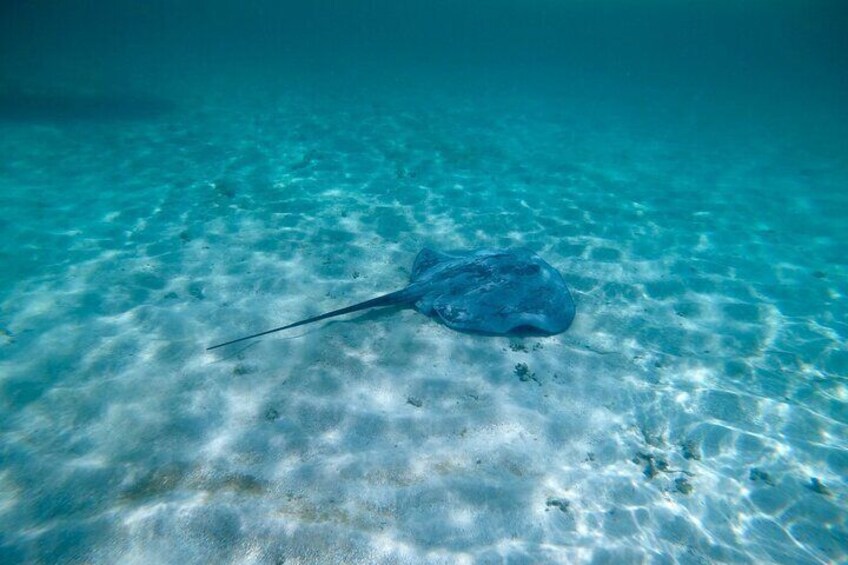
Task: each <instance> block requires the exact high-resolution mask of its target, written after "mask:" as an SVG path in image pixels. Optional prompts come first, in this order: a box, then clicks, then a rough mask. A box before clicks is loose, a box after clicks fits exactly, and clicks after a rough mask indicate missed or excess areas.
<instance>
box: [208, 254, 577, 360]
mask: <svg viewBox="0 0 848 565" xmlns="http://www.w3.org/2000/svg"><path fill="white" fill-rule="evenodd" d="M382 306H395V307H406V308H415V309H416V310H418V311H419V312H421V313H422V314H424V315H426V316H429V317H431V318H433V319H435V320H437V321H439V322H441V323H443V324H444V325H446V326H447V327H449V328H451V329H453V330H456V331H460V332H465V333H474V334H483V335H495V336H527V335H554V334H558V333H561V332H564V331H565V330H567V329H568V327H569V326H570V325H571V321H572V320H573V319H574V300H573V299H572V298H571V293H570V292H569V290H568V287H567V286H566V284H565V280H563V278H562V275H561V274H560V273H559V271H557V270H556V269H554V268H553V267H551V266H550V265H549V264H548V263H546V262H545V261H544V260H543V259H542V258H541V257H539V256H538V255H536V254H535V253H533V252H531V251H528V250H525V249H516V250H488V249H487V250H479V251H464V252H451V253H440V252H437V251H433V250H432V249H427V248H424V249H422V250H421V252H420V253H418V256H417V257H416V258H415V262H414V263H413V265H412V276H411V277H410V282H409V285H408V286H407V287H406V288H402V289H401V290H396V291H395V292H390V293H389V294H384V295H382V296H378V297H376V298H372V299H371V300H366V301H365V302H360V303H359V304H354V305H353V306H348V307H346V308H341V309H339V310H333V311H331V312H326V313H324V314H321V315H319V316H314V317H312V318H307V319H305V320H300V321H299V322H294V323H293V324H289V325H287V326H281V327H279V328H274V329H271V330H266V331H264V332H260V333H257V334H253V335H249V336H245V337H240V338H238V339H233V340H231V341H227V342H224V343H219V344H218V345H213V346H211V347H208V348H207V351H208V350H211V349H216V348H218V347H223V346H225V345H230V344H233V343H237V342H240V341H244V340H247V339H253V338H256V337H260V336H263V335H268V334H271V333H274V332H280V331H283V330H287V329H290V328H296V327H298V326H302V325H305V324H311V323H313V322H318V321H320V320H326V319H327V318H333V317H335V316H341V315H343V314H350V313H351V312H358V311H360V310H365V309H368V308H377V307H382Z"/></svg>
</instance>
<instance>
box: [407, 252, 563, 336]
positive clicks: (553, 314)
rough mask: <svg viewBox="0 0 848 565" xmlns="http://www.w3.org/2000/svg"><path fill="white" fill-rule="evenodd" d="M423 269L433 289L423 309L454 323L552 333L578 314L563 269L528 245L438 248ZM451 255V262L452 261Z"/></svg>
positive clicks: (500, 331) (486, 330) (468, 328)
mask: <svg viewBox="0 0 848 565" xmlns="http://www.w3.org/2000/svg"><path fill="white" fill-rule="evenodd" d="M434 257H435V258H438V259H439V261H437V262H436V263H432V262H430V261H423V262H422V264H423V265H427V264H428V262H429V263H430V264H429V266H428V267H427V268H425V269H423V270H422V272H421V276H423V277H424V278H427V279H428V280H427V283H426V284H427V285H428V290H427V292H425V293H424V294H423V296H422V297H421V298H420V299H419V300H418V301H417V302H416V305H415V307H416V309H417V310H419V311H420V312H422V313H424V314H426V315H428V316H432V317H435V318H437V319H439V320H440V321H441V322H442V323H444V324H445V325H446V326H448V327H450V328H451V329H454V330H457V331H463V332H470V333H482V334H490V335H514V334H536V335H551V334H557V333H560V332H563V331H565V330H566V329H568V327H569V326H570V325H571V321H572V320H573V319H574V311H575V308H574V301H573V299H572V297H571V293H570V292H569V291H568V287H567V286H566V284H565V281H564V280H563V278H562V275H560V273H559V272H558V271H557V270H556V269H554V268H553V267H551V266H550V265H549V264H548V263H546V262H545V261H543V260H542V259H541V258H540V257H538V256H537V255H535V254H533V253H531V252H529V251H523V250H519V251H498V250H492V251H477V252H475V253H473V254H468V255H465V256H457V255H445V254H435V256H431V257H429V258H425V259H432V258H434ZM448 261H449V262H448Z"/></svg>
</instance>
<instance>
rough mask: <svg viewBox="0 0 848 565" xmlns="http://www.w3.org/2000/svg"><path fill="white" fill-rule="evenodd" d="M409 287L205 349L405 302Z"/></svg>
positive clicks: (209, 349)
mask: <svg viewBox="0 0 848 565" xmlns="http://www.w3.org/2000/svg"><path fill="white" fill-rule="evenodd" d="M409 295H410V293H409V289H408V288H405V289H403V290H398V291H395V292H390V293H389V294H384V295H383V296H378V297H377V298H372V299H371V300H366V301H365V302H360V303H359V304H354V305H353V306H348V307H347V308H341V309H339V310H333V311H332V312H326V313H324V314H321V315H319V316H314V317H312V318H306V319H305V320H300V321H299V322H295V323H293V324H289V325H287V326H281V327H279V328H274V329H271V330H266V331H264V332H259V333H258V334H253V335H248V336H244V337H240V338H238V339H233V340H230V341H225V342H224V343H219V344H217V345H213V346H211V347H207V348H206V351H211V350H213V349H218V348H219V347H224V346H225V345H232V344H233V343H238V342H240V341H245V340H248V339H253V338H255V337H260V336H263V335H268V334H272V333H275V332H281V331H283V330H288V329H290V328H296V327H298V326H304V325H306V324H311V323H312V322H319V321H321V320H326V319H327V318H334V317H336V316H341V315H343V314H350V313H351V312H358V311H360V310H366V309H368V308H376V307H379V306H392V305H397V304H406V303H407V302H408V301H409V300H410V298H409Z"/></svg>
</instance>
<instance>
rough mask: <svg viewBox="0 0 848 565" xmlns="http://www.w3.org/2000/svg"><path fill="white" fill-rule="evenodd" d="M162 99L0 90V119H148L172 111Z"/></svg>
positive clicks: (41, 121) (171, 103) (46, 120)
mask: <svg viewBox="0 0 848 565" xmlns="http://www.w3.org/2000/svg"><path fill="white" fill-rule="evenodd" d="M175 107H176V105H175V104H174V103H173V102H171V101H169V100H165V99H162V98H156V97H151V96H146V95H139V94H114V93H112V94H79V93H73V92H60V91H54V92H39V93H31V92H20V91H6V92H0V121H2V122H24V123H27V122H29V123H63V122H75V121H87V122H111V121H125V120H126V121H132V120H150V119H154V118H158V117H160V116H163V115H165V114H167V113H169V112H171V111H173V110H174V108H175Z"/></svg>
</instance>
